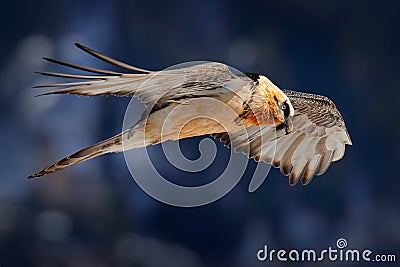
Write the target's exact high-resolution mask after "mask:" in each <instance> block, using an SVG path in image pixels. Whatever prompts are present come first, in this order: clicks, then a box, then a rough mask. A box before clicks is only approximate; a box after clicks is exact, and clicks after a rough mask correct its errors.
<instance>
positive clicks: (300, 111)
mask: <svg viewBox="0 0 400 267" xmlns="http://www.w3.org/2000/svg"><path fill="white" fill-rule="evenodd" d="M284 92H285V94H286V95H287V96H288V97H289V98H290V101H291V103H292V105H293V107H294V109H295V114H294V116H293V118H292V123H293V131H292V132H290V133H289V134H286V133H285V131H284V130H283V129H277V128H276V127H273V126H268V127H255V126H252V127H249V128H247V129H244V130H240V131H238V132H235V133H230V134H229V133H218V134H213V136H214V137H215V138H217V139H220V140H221V141H223V142H224V143H225V145H226V146H229V147H232V148H233V149H234V150H235V151H237V152H242V153H244V154H246V155H248V156H249V157H250V158H254V159H255V160H256V161H260V160H262V161H265V162H266V163H268V164H272V165H273V166H274V167H276V168H278V167H279V168H280V170H281V172H282V174H283V175H286V176H289V183H290V184H291V185H294V184H296V183H297V182H298V181H301V183H302V184H308V183H309V182H310V181H311V179H312V178H313V177H314V176H315V175H322V174H323V173H324V172H325V171H326V170H327V169H328V167H329V165H330V164H331V162H333V161H337V160H339V159H341V158H342V157H343V155H344V151H345V145H346V144H347V145H351V144H352V143H351V140H350V137H349V134H348V132H347V129H346V126H345V123H344V120H343V118H342V116H341V115H340V113H339V111H338V110H337V109H336V106H335V104H334V103H333V102H332V101H331V100H330V99H329V98H327V97H324V96H319V95H313V94H306V93H301V92H295V91H290V90H284Z"/></svg>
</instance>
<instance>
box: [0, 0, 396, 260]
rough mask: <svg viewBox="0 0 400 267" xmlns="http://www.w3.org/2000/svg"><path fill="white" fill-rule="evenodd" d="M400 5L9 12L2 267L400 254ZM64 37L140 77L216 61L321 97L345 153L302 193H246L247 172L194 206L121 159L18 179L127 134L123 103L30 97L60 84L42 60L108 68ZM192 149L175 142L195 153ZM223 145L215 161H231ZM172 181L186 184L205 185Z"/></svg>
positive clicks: (76, 6)
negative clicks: (339, 250) (338, 126)
mask: <svg viewBox="0 0 400 267" xmlns="http://www.w3.org/2000/svg"><path fill="white" fill-rule="evenodd" d="M399 3H400V2H397V1H267V2H265V3H263V4H261V3H256V2H252V3H249V2H245V1H242V2H241V3H236V4H233V3H232V2H228V1H226V2H225V1H198V2H195V1H186V2H175V1H171V2H164V3H158V4H154V3H152V1H148V2H147V3H135V2H134V1H57V2H56V1H30V2H29V1H25V2H24V1H7V2H3V3H2V4H1V10H2V16H1V18H0V22H1V25H2V26H1V29H2V34H1V36H2V37H1V38H2V41H1V49H0V58H1V60H2V62H1V66H2V67H1V69H0V79H1V98H0V101H1V103H0V104H1V124H0V129H1V131H0V137H1V139H0V140H1V141H0V142H1V147H2V149H1V152H0V157H1V158H0V159H1V170H0V174H1V179H0V266H2V267H3V266H5V267H9V266H10V267H11V266H259V265H264V264H265V265H266V264H269V265H274V264H278V262H274V263H259V262H258V261H257V260H256V252H257V250H258V249H260V248H261V247H262V246H263V245H264V244H268V246H269V247H271V248H275V249H279V248H285V249H288V250H289V249H291V248H299V249H302V248H314V249H316V250H321V249H325V248H327V247H329V246H332V247H335V242H336V240H337V239H338V238H340V237H344V238H346V239H347V241H348V242H349V246H350V247H352V248H359V249H365V248H369V249H371V250H372V251H374V253H395V254H397V257H400V254H399V249H400V213H399V211H400V209H399V200H400V198H399V195H400V182H399V174H398V173H399V172H398V169H397V167H398V165H397V164H399V156H398V152H399V150H400V146H399V142H398V136H399V128H400V127H399V118H398V114H399V111H400V105H399V103H398V99H400V79H399V73H400V68H399V60H400V57H399V50H398V47H399V46H400V19H399V12H400V4H399ZM73 42H80V43H82V44H84V45H87V46H89V47H92V48H94V49H96V50H99V51H102V52H104V53H105V54H107V55H110V56H112V57H115V58H118V59H121V60H123V61H125V62H128V63H131V64H132V65H137V66H139V67H143V68H149V69H163V68H165V67H168V66H170V65H173V64H176V63H181V62H186V61H192V60H211V61H219V62H223V63H226V64H229V65H231V66H234V67H236V68H238V69H240V70H243V71H249V72H260V73H264V74H265V75H266V76H268V77H269V78H271V80H272V81H274V83H276V84H277V85H278V86H280V87H282V88H288V89H296V90H300V91H306V92H313V93H319V94H323V95H326V96H329V97H330V98H331V99H333V100H334V102H335V103H336V104H337V106H338V108H339V109H340V111H341V113H342V115H343V117H344V119H345V121H346V124H347V127H348V130H349V132H350V136H351V138H352V141H353V143H354V145H353V146H352V147H347V150H346V155H345V157H344V158H343V159H342V160H340V161H339V162H336V163H334V164H332V166H331V167H330V168H329V169H328V172H327V173H326V174H324V175H323V176H321V177H317V178H315V179H314V180H313V181H312V182H311V184H310V185H308V186H301V185H297V186H295V187H290V186H289V185H288V181H287V178H286V177H284V176H282V175H281V174H280V173H279V171H278V170H273V171H272V172H271V173H270V175H269V177H268V179H267V180H266V181H265V182H264V184H263V185H262V187H261V188H260V189H259V190H257V191H256V192H255V193H253V194H249V193H248V192H247V186H248V183H249V178H250V176H249V175H246V176H245V177H244V178H243V179H242V180H241V182H240V183H239V185H238V186H237V187H235V188H234V189H233V190H232V191H231V192H230V193H229V194H228V195H226V196H225V197H224V198H223V199H221V200H219V201H217V202H215V203H213V204H210V205H207V206H203V207H200V208H192V209H184V208H176V207H171V206H167V205H165V204H161V203H159V202H157V201H156V200H154V199H152V198H151V197H149V196H148V195H146V194H145V193H144V192H143V191H141V189H140V188H139V187H138V186H137V185H136V184H135V182H134V181H133V179H132V178H131V177H130V174H129V172H128V170H127V168H126V165H125V161H124V159H123V155H122V154H118V155H117V154H115V155H109V156H105V157H102V158H98V159H95V160H92V161H90V162H87V163H83V164H82V165H80V166H76V167H73V168H71V169H69V170H66V171H63V172H60V173H56V174H54V175H51V176H47V177H44V178H41V179H38V180H34V181H26V180H25V177H26V176H27V175H29V174H31V173H33V172H35V171H37V170H39V169H40V168H42V167H44V166H45V165H46V164H49V163H52V162H53V161H54V160H56V159H59V158H61V157H63V156H66V155H67V154H70V153H71V152H74V151H76V150H78V149H80V148H82V147H84V146H87V145H90V144H92V143H95V142H97V141H99V140H101V139H104V138H106V137H109V136H111V135H114V134H116V133H118V132H119V131H120V130H121V127H122V119H123V116H124V111H125V108H126V105H127V103H128V101H129V99H125V98H114V97H94V98H86V97H76V96H46V97H40V98H35V97H34V95H36V94H37V93H38V92H42V91H37V90H38V89H31V88H30V87H31V86H33V85H37V84H42V83H46V82H49V81H56V80H54V79H49V78H46V77H41V76H39V75H36V74H34V71H45V70H49V71H61V70H64V69H63V68H61V67H57V66H54V65H50V64H48V63H46V62H45V61H43V60H42V59H41V57H42V56H47V57H57V58H61V59H64V60H69V61H74V62H77V63H80V64H89V65H91V66H94V67H104V66H105V65H104V64H103V63H100V62H98V61H97V60H95V59H93V58H91V57H89V56H86V55H84V53H81V52H80V51H78V50H77V49H76V48H75V47H74V46H73V45H72V44H73ZM35 90H36V91H35ZM198 141H199V138H197V139H196V138H195V139H193V140H191V141H185V142H183V144H182V146H184V151H186V153H187V154H188V156H189V157H192V158H196V157H197V156H198V150H197V144H198ZM218 147H219V150H221V151H220V153H221V154H220V155H221V156H220V157H221V158H220V160H221V162H224V160H223V159H224V158H225V157H226V155H227V154H228V151H226V150H224V148H223V147H222V146H221V145H219V146H218ZM152 149H153V150H158V149H159V148H157V147H155V148H152ZM251 168H254V163H253V162H250V167H249V170H250V169H251ZM168 173H169V175H170V176H171V177H174V179H175V180H176V181H182V183H184V182H183V181H184V180H189V179H190V180H193V181H196V182H195V184H201V183H205V182H208V181H209V177H211V175H212V173H210V172H206V173H200V174H197V175H194V176H189V175H187V174H182V172H176V173H175V172H174V170H173V169H171V170H169V169H168ZM337 264H338V265H339V264H345V263H343V262H342V263H337ZM347 264H348V265H351V263H347ZM278 265H279V264H278ZM298 265H301V264H298ZM315 265H317V264H315ZM279 266H282V265H279ZM304 266H307V265H306V264H305V265H304ZM324 266H325V265H324Z"/></svg>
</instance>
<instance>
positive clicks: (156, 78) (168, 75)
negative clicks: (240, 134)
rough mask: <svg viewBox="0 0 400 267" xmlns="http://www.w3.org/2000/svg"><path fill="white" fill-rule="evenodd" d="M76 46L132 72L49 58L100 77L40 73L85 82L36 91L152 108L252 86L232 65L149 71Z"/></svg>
mask: <svg viewBox="0 0 400 267" xmlns="http://www.w3.org/2000/svg"><path fill="white" fill-rule="evenodd" d="M75 45H76V46H77V47H78V48H80V49H81V50H83V51H85V52H87V53H88V54H90V55H92V56H95V57H97V58H99V59H101V60H103V61H105V62H107V63H110V64H112V65H114V66H117V67H119V68H122V69H125V70H129V71H130V72H129V73H122V72H115V71H109V70H102V69H96V68H91V67H86V66H81V65H76V64H72V63H69V62H65V61H61V60H56V59H49V58H45V59H46V60H48V61H50V62H53V63H56V64H60V65H64V66H67V67H70V68H73V69H78V70H83V71H86V72H91V73H97V74H100V75H76V74H67V73H54V72H39V73H40V74H43V75H47V76H54V77H61V78H69V79H81V80H83V81H73V82H67V83H55V84H46V85H40V86H35V87H36V88H43V87H65V88H64V89H60V90H56V91H50V92H47V93H44V94H43V95H48V94H64V93H68V94H77V95H86V96H96V95H117V96H136V97H138V98H139V100H140V101H142V102H143V103H144V104H145V105H146V106H147V107H149V106H154V105H155V104H157V105H158V106H163V105H166V104H168V102H174V101H179V100H181V99H183V98H190V97H201V96H216V95H218V94H220V93H221V91H224V90H226V89H229V90H235V89H237V90H239V89H241V88H242V87H243V86H245V85H246V84H249V83H252V80H251V79H250V78H248V77H247V76H245V75H236V74H234V73H233V72H232V71H231V69H230V68H229V67H228V66H226V65H225V64H222V63H216V62H209V63H199V64H196V65H194V64H192V65H188V64H186V65H185V66H181V67H179V68H175V69H168V70H164V71H149V70H145V69H141V68H137V67H133V66H130V65H128V64H125V63H123V62H120V61H117V60H115V59H112V58H110V57H107V56H105V55H102V54H100V53H98V52H96V51H94V50H92V49H90V48H88V47H85V46H83V45H80V44H77V43H76V44H75ZM227 87H229V88H227Z"/></svg>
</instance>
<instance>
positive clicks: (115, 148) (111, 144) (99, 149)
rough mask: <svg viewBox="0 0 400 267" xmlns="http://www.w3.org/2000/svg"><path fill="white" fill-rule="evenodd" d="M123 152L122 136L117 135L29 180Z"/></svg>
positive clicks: (59, 162) (71, 156)
mask: <svg viewBox="0 0 400 267" xmlns="http://www.w3.org/2000/svg"><path fill="white" fill-rule="evenodd" d="M122 150H123V146H122V134H119V135H116V136H114V137H112V138H109V139H107V140H104V141H101V142H99V143H97V144H94V145H92V146H89V147H86V148H84V149H81V150H79V151H78V152H76V153H74V154H72V155H70V156H68V157H66V158H63V159H62V160H60V161H58V162H56V163H54V164H52V165H50V166H49V167H47V168H45V169H43V170H41V171H40V172H38V173H35V174H32V175H30V176H28V177H27V179H31V178H37V177H40V176H43V175H46V174H49V173H54V172H57V171H60V170H63V169H65V168H68V167H71V166H73V165H75V164H78V163H80V162H84V161H86V160H89V159H92V158H95V157H98V156H101V155H104V154H107V153H112V152H120V151H122Z"/></svg>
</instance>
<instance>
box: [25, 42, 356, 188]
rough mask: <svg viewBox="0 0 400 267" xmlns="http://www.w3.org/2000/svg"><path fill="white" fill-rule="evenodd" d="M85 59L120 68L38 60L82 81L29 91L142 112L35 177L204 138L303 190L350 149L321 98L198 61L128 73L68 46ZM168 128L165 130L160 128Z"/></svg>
mask: <svg viewBox="0 0 400 267" xmlns="http://www.w3.org/2000/svg"><path fill="white" fill-rule="evenodd" d="M75 45H76V46H77V47H78V48H80V49H81V50H83V51H84V52H86V53H88V54H90V55H92V56H94V57H96V58H98V59H100V60H102V61H105V62H107V63H110V64H112V65H114V66H117V67H119V68H121V69H125V71H126V70H127V71H129V72H128V73H126V72H116V71H110V70H103V69H97V68H91V67H86V66H81V65H76V64H72V63H69V62H65V61H61V60H56V59H50V58H44V59H45V60H47V61H50V62H53V63H56V64H60V65H64V66H67V67H70V68H73V69H78V70H83V71H85V72H88V73H93V74H90V75H88V74H86V75H78V74H67V73H55V72H39V73H40V74H42V75H47V76H54V77H61V78H67V79H78V80H81V81H71V82H67V83H56V84H46V85H40V86H36V87H40V88H42V87H63V88H62V89H58V90H54V91H50V92H46V93H44V94H43V95H51V94H76V95H85V96H98V95H115V96H128V97H132V96H134V97H137V98H138V99H139V100H140V101H141V102H142V103H143V104H144V105H145V106H146V109H147V111H146V112H145V114H144V115H143V116H142V117H141V119H140V120H139V121H138V122H137V123H136V124H135V125H133V126H132V127H130V128H129V129H127V130H125V131H123V132H122V133H120V134H118V135H116V136H114V137H111V138H109V139H107V140H104V141H101V142H99V143H97V144H94V145H92V146H89V147H86V148H84V149H82V150H80V151H78V152H76V153H74V154H72V155H70V156H68V157H66V158H64V159H62V160H60V161H58V162H56V163H54V164H52V165H50V166H49V167H47V168H45V169H43V170H42V171H40V172H38V173H35V174H33V175H30V176H28V178H35V177H40V176H43V175H46V174H50V173H54V172H56V171H59V170H63V169H65V168H68V167H70V166H73V165H75V164H77V163H80V162H83V161H86V160H89V159H91V158H94V157H97V156H100V155H104V154H107V153H112V152H121V151H125V150H129V149H134V148H140V147H145V146H148V145H152V144H158V143H161V142H164V141H166V140H179V139H182V138H189V137H193V136H201V135H206V134H211V135H212V136H214V138H216V139H220V140H221V141H222V142H224V144H225V145H226V146H228V147H231V148H232V149H234V150H235V152H242V153H244V154H246V155H247V156H248V157H249V158H253V159H254V160H256V161H264V162H266V163H268V164H272V166H274V167H276V168H280V171H281V173H282V174H283V175H285V176H289V183H290V184H291V185H295V184H296V183H297V182H299V181H300V182H301V183H302V184H308V183H309V182H310V181H311V179H312V178H313V177H314V176H315V175H322V174H323V173H324V172H325V171H326V170H327V169H328V167H329V166H330V164H331V162H334V161H337V160H339V159H341V158H342V157H343V155H344V153H345V145H352V142H351V140H350V136H349V133H348V131H347V129H346V126H345V123H344V120H343V118H342V116H341V114H340V113H339V111H338V110H337V108H336V106H335V104H334V103H333V102H332V101H331V100H330V99H329V98H327V97H325V96H320V95H315V94H308V93H303V92H297V91H291V90H285V89H282V90H281V89H280V88H278V87H277V86H276V85H275V84H273V83H272V82H271V81H270V80H269V79H268V78H267V77H265V76H263V75H260V74H256V73H240V72H238V71H235V70H233V69H232V68H230V67H228V66H227V65H225V64H222V63H216V62H205V63H200V64H197V65H191V66H186V67H181V68H179V67H178V68H174V69H167V70H164V71H150V70H145V69H141V68H138V67H133V66H131V65H128V64H125V63H123V62H120V61H118V60H115V59H113V58H110V57H108V56H105V55H103V54H100V53H98V52H96V51H94V50H92V49H90V48H88V47H85V46H83V45H81V44H78V43H75ZM166 121H167V123H165V122H166Z"/></svg>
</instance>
